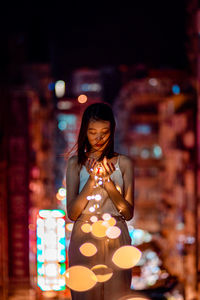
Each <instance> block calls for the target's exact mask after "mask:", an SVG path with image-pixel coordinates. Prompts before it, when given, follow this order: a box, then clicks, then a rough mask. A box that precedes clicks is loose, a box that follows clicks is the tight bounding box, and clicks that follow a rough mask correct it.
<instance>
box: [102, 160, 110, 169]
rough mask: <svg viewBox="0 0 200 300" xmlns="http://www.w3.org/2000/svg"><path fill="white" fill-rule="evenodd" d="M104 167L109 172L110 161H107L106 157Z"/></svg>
mask: <svg viewBox="0 0 200 300" xmlns="http://www.w3.org/2000/svg"><path fill="white" fill-rule="evenodd" d="M103 165H104V168H105V169H106V171H107V172H109V171H110V167H109V164H108V161H107V158H106V157H104V159H103Z"/></svg>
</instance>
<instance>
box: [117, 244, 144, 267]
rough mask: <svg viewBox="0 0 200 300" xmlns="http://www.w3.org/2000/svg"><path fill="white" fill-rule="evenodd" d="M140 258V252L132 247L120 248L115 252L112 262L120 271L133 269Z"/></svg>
mask: <svg viewBox="0 0 200 300" xmlns="http://www.w3.org/2000/svg"><path fill="white" fill-rule="evenodd" d="M140 258H141V251H140V250H138V249H137V248H136V247H134V246H122V247H120V248H119V249H117V250H116V251H115V253H114V254H113V257H112V261H113V262H114V264H115V265H116V266H118V267H119V268H122V269H130V268H133V267H134V266H135V265H136V264H137V263H138V261H139V260H140Z"/></svg>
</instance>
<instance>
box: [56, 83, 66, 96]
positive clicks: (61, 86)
mask: <svg viewBox="0 0 200 300" xmlns="http://www.w3.org/2000/svg"><path fill="white" fill-rule="evenodd" d="M55 94H56V97H57V98H61V97H63V96H64V94H65V82H64V81H63V80H58V81H56V84H55Z"/></svg>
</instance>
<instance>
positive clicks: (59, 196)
mask: <svg viewBox="0 0 200 300" xmlns="http://www.w3.org/2000/svg"><path fill="white" fill-rule="evenodd" d="M56 198H57V199H58V200H60V201H62V200H64V199H65V196H61V195H60V194H59V193H56Z"/></svg>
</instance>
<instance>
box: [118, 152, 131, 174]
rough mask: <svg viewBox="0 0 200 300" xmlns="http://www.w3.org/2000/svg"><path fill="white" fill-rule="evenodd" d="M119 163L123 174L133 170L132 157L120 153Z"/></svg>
mask: <svg viewBox="0 0 200 300" xmlns="http://www.w3.org/2000/svg"><path fill="white" fill-rule="evenodd" d="M119 165H120V168H121V171H122V173H123V174H124V173H125V172H127V171H128V172H129V171H132V170H133V162H132V159H131V158H130V157H129V156H127V155H124V154H120V158H119Z"/></svg>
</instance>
